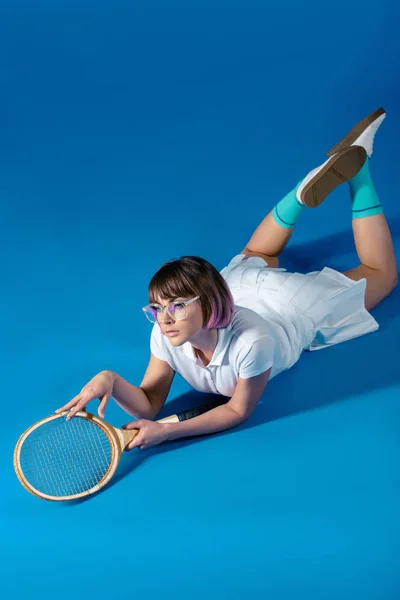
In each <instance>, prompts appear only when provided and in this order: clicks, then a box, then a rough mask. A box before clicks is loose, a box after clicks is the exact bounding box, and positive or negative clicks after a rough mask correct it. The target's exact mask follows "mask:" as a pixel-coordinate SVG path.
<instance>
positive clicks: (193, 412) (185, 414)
mask: <svg viewBox="0 0 400 600" xmlns="http://www.w3.org/2000/svg"><path fill="white" fill-rule="evenodd" d="M227 402H228V400H227V399H224V400H217V401H215V402H210V403H209V404H202V405H201V406H195V407H194V408H189V409H188V410H183V411H182V412H179V413H177V415H176V416H177V417H178V419H179V421H186V420H187V419H193V418H194V417H198V416H199V415H202V414H203V413H206V412H208V411H209V410H212V409H213V408H216V407H217V406H222V405H223V404H226V403H227Z"/></svg>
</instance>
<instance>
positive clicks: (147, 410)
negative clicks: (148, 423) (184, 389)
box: [111, 354, 175, 419]
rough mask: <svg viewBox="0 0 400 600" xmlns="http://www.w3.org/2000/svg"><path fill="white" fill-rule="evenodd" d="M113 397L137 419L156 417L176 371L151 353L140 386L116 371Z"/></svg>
mask: <svg viewBox="0 0 400 600" xmlns="http://www.w3.org/2000/svg"><path fill="white" fill-rule="evenodd" d="M112 374H113V377H114V381H113V391H112V394H111V395H112V397H113V398H114V399H115V401H116V402H117V404H119V406H120V407H121V408H122V409H123V410H125V411H126V412H127V413H128V414H130V415H132V416H134V417H136V418H137V419H154V418H155V417H156V416H157V414H158V413H159V412H160V410H161V408H162V407H163V405H164V403H165V400H166V399H167V396H168V393H169V390H170V388H171V384H172V380H173V378H174V375H175V371H174V370H173V369H172V368H171V367H170V365H169V364H168V363H167V362H165V361H163V360H160V359H159V358H157V357H156V356H154V354H151V357H150V361H149V364H148V366H147V369H146V372H145V374H144V377H143V381H142V383H141V384H140V386H135V385H132V384H131V383H129V382H128V381H126V379H123V378H122V377H120V376H119V375H117V374H116V373H112Z"/></svg>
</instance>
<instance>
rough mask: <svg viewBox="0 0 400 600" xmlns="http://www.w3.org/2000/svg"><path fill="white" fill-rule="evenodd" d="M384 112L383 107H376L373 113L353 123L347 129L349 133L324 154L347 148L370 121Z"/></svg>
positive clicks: (329, 154) (330, 154) (331, 153)
mask: <svg viewBox="0 0 400 600" xmlns="http://www.w3.org/2000/svg"><path fill="white" fill-rule="evenodd" d="M385 112H386V111H385V110H384V109H383V108H378V110H375V111H374V112H373V113H371V114H370V115H368V117H365V118H364V119H361V121H359V122H358V123H357V124H356V125H354V127H353V128H352V129H351V130H350V131H349V133H348V134H347V135H346V136H345V137H344V138H343V139H342V140H340V142H338V143H337V144H336V146H333V148H331V150H329V152H327V153H326V155H327V156H333V155H334V154H336V153H337V152H340V151H341V150H344V149H345V148H348V147H349V146H351V145H352V144H354V142H355V141H356V139H357V138H358V137H360V135H361V134H362V133H364V131H365V130H366V129H367V127H369V126H370V125H371V123H373V122H374V121H376V119H377V118H378V117H380V116H381V115H384V114H385Z"/></svg>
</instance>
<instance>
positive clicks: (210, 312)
mask: <svg viewBox="0 0 400 600" xmlns="http://www.w3.org/2000/svg"><path fill="white" fill-rule="evenodd" d="M148 292H149V300H150V302H156V298H157V297H162V298H178V297H179V298H180V297H183V298H190V297H192V296H193V297H194V296H200V300H199V301H200V303H201V307H202V310H203V319H204V323H206V325H205V327H204V328H205V329H211V328H214V327H216V328H224V327H227V326H228V325H229V324H230V322H231V321H232V317H233V312H234V301H233V298H232V294H231V292H230V290H229V287H228V284H227V283H226V281H225V279H224V278H223V277H222V275H221V274H220V273H219V272H218V271H217V269H216V268H215V267H213V266H212V264H211V263H209V262H208V261H207V260H205V259H204V258H200V257H199V256H181V257H180V258H174V259H173V260H169V261H168V262H166V263H164V264H163V265H162V266H161V267H160V268H159V269H158V271H157V272H156V273H155V275H154V276H153V277H152V279H151V281H150V283H149V288H148Z"/></svg>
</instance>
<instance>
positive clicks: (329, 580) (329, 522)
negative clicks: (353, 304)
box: [0, 0, 400, 600]
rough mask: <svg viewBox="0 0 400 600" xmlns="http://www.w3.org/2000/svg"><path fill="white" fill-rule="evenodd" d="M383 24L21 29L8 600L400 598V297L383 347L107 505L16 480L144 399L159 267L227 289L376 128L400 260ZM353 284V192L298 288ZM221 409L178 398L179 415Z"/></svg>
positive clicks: (9, 240) (390, 50)
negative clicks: (74, 422) (345, 139)
mask: <svg viewBox="0 0 400 600" xmlns="http://www.w3.org/2000/svg"><path fill="white" fill-rule="evenodd" d="M364 5H365V3H363V4H362V3H361V2H360V1H359V0H357V1H356V2H354V3H353V5H352V6H350V7H349V6H348V3H347V2H346V3H345V2H344V0H339V5H336V8H335V12H331V11H329V15H322V14H321V13H320V8H319V4H317V3H316V2H315V0H312V1H309V2H308V3H307V6H304V5H301V6H300V5H299V6H298V7H294V6H292V4H291V3H289V2H287V1H285V2H283V3H282V4H281V5H280V6H279V7H277V6H276V5H275V6H274V7H273V9H271V8H270V7H269V8H268V9H267V8H266V6H265V7H264V5H262V4H261V3H257V2H254V1H250V2H247V3H246V10H244V4H243V5H242V6H241V5H240V3H230V4H229V5H228V4H227V3H224V2H216V3H210V2H206V3H204V4H203V5H202V6H201V7H200V5H199V6H197V7H196V6H195V5H193V6H192V7H191V8H190V9H189V8H188V7H187V4H183V3H182V4H180V3H176V2H173V3H172V4H170V3H169V4H168V9H167V5H165V4H164V3H160V2H155V5H152V8H150V5H148V4H147V3H140V2H138V3H135V5H134V6H132V3H128V2H123V1H122V0H118V1H116V2H115V3H113V5H111V4H108V3H107V2H105V1H101V2H97V3H96V5H95V4H94V3H92V2H89V1H88V0H84V1H83V2H81V3H80V4H78V3H75V2H73V1H71V2H70V4H69V5H66V4H63V3H59V4H57V3H54V4H51V3H42V4H40V3H39V5H38V6H36V8H35V9H33V8H32V5H31V4H28V3H27V2H22V1H21V2H18V3H14V4H12V5H11V4H10V5H9V6H8V4H7V3H5V4H4V6H3V7H2V11H3V14H2V18H1V20H0V52H1V54H2V56H3V57H4V56H6V57H7V62H6V63H3V64H2V66H0V75H1V78H2V92H1V94H0V125H1V131H2V133H1V137H0V203H1V213H2V214H1V221H0V228H1V236H0V244H1V256H2V261H1V266H0V269H1V284H2V294H1V296H0V307H1V310H0V331H1V339H2V344H1V346H2V359H1V364H2V369H1V372H2V377H1V382H2V396H3V405H2V415H1V416H2V423H3V431H2V435H1V452H0V467H1V474H2V493H1V495H0V506H1V516H0V530H1V545H0V548H1V549H0V553H1V560H0V589H1V591H2V597H4V598H7V599H12V600H25V598H27V597H30V598H36V597H37V598H39V597H40V598H41V599H42V600H44V599H45V600H47V599H50V598H54V597H55V595H56V596H57V598H58V600H64V599H68V600H70V599H71V598H74V599H76V600H80V599H81V598H82V599H83V598H85V599H86V598H88V597H92V596H96V597H97V598H98V599H99V600H103V599H106V598H114V597H117V595H120V594H122V595H129V596H133V597H138V598H146V600H153V599H154V600H155V599H158V598H168V599H169V598H171V599H172V598H173V599H174V600H176V599H178V598H189V597H190V598H193V599H197V598H209V599H212V600H214V598H215V599H217V598H218V599H220V598H229V599H240V600H241V599H244V598H256V599H258V598H260V599H261V598H263V599H264V598H269V599H270V600H292V599H296V600H299V599H300V598H304V599H307V600H314V599H315V600H320V599H321V600H337V599H339V598H340V599H341V600H343V599H347V598H349V599H350V598H352V599H353V598H355V597H357V598H362V599H363V600H387V599H390V600H395V599H397V598H399V594H400V591H399V590H400V577H399V572H400V560H399V534H400V519H399V516H400V515H399V502H398V499H399V492H400V476H399V472H400V471H399V460H400V442H399V434H398V432H399V425H400V408H399V391H400V370H399V368H398V357H399V350H400V342H399V339H400V310H399V307H400V302H399V300H400V290H399V289H397V290H396V291H395V292H393V294H392V295H391V296H390V297H389V298H388V299H387V300H385V301H384V302H383V303H382V304H381V305H380V306H379V307H378V308H377V309H376V310H375V311H373V314H374V316H375V318H376V319H377V320H378V322H379V324H380V330H379V331H378V332H376V333H374V334H371V335H369V336H365V337H363V338H359V339H357V340H353V341H351V342H348V343H346V344H342V345H339V346H337V347H334V348H331V349H328V350H324V351H321V352H315V353H305V354H304V355H303V356H302V358H301V360H300V362H299V363H298V364H297V365H295V366H294V367H293V368H292V369H291V370H290V371H288V372H286V373H283V374H281V375H279V376H278V377H277V378H275V379H274V380H272V381H271V382H270V383H269V384H268V386H267V389H266V391H265V394H264V396H263V398H262V400H261V402H260V404H259V405H258V407H257V409H256V411H255V412H254V414H253V415H252V417H251V418H250V419H249V420H248V421H247V422H246V423H245V424H244V425H243V426H241V427H239V428H237V429H234V430H232V431H229V432H224V433H221V434H217V435H213V436H208V437H203V438H196V439H191V440H186V441H177V442H174V443H169V444H164V445H162V446H159V447H156V448H154V449H151V450H148V451H145V452H142V451H140V450H136V451H134V452H131V453H129V454H126V455H124V456H123V458H122V461H121V464H120V467H119V469H118V472H117V475H116V477H115V479H114V480H113V482H112V483H111V484H110V485H109V487H108V488H106V489H105V490H104V491H103V492H101V493H99V494H98V495H96V496H94V497H92V498H91V499H90V500H89V501H86V502H82V503H75V504H58V503H47V502H44V501H41V500H38V499H36V498H34V497H33V496H30V495H29V494H28V493H26V492H25V490H24V489H23V488H22V487H21V486H20V485H19V483H18V481H17V479H16V477H15V475H14V471H13V468H12V452H13V448H14V445H15V442H16V440H17V439H18V436H19V435H20V433H21V432H22V431H23V430H24V429H25V428H26V427H27V426H28V425H29V424H31V423H32V422H33V421H36V420H38V419H40V418H42V417H44V416H46V415H47V414H51V413H52V412H53V411H54V410H55V409H56V408H57V407H58V406H60V405H61V404H63V403H65V402H66V401H68V400H69V399H70V398H72V397H73V396H74V395H75V394H76V393H78V392H79V390H80V389H81V387H82V386H83V385H84V384H85V383H86V382H87V381H88V380H89V379H90V378H91V377H92V376H93V375H94V374H96V373H97V372H98V371H100V370H102V369H105V368H107V369H112V370H114V371H116V372H118V373H119V374H120V375H122V376H123V377H125V378H126V379H127V380H128V381H130V382H132V383H134V384H136V385H138V384H139V383H140V381H141V378H142V375H143V373H144V370H145V368H146V365H147V361H148V358H149V335H150V331H151V325H150V324H149V323H148V322H146V320H145V319H144V317H143V314H142V312H141V307H142V306H143V305H144V304H145V303H146V301H147V293H146V292H147V284H148V282H149V280H150V278H151V276H152V274H153V273H154V272H155V270H156V269H157V268H158V267H159V266H160V265H161V264H162V263H163V262H164V261H165V260H168V259H169V258H172V257H176V256H179V255H182V254H195V255H199V256H203V257H204V258H206V259H208V260H210V261H211V262H212V263H213V264H214V265H215V266H216V267H217V268H219V269H222V267H223V266H225V265H226V264H227V262H228V261H229V259H230V258H231V256H233V255H234V254H236V253H237V252H239V251H240V250H241V249H242V248H243V246H244V245H245V244H246V242H247V241H248V239H249V237H250V235H251V233H252V231H253V229H254V228H255V227H256V226H257V224H258V223H259V221H260V220H261V219H262V218H263V217H264V216H265V214H266V213H267V212H268V211H269V210H270V209H271V208H272V207H273V205H274V204H275V203H276V202H277V201H278V200H279V199H280V198H281V197H282V196H283V195H284V194H286V192H287V191H288V190H289V189H291V187H293V186H294V185H295V184H296V183H297V182H298V181H299V180H300V179H301V177H302V176H304V175H305V174H306V173H307V171H308V170H310V169H311V168H313V167H315V166H317V165H318V164H320V163H321V162H323V161H324V155H325V152H326V151H327V150H328V149H329V148H330V147H331V146H332V145H333V144H334V143H336V141H337V140H338V138H339V137H341V136H342V135H343V134H345V133H346V131H347V130H348V128H349V127H350V126H351V125H352V124H353V123H354V122H356V121H358V120H359V119H360V118H362V117H363V116H365V115H366V114H368V113H369V112H371V111H372V110H374V109H375V108H378V107H379V106H381V105H382V106H384V107H385V108H386V109H387V112H388V117H387V119H386V121H385V122H384V123H383V125H382V127H381V130H380V131H379V133H378V135H377V138H376V142H375V150H374V154H373V157H372V160H371V173H372V176H373V178H374V181H375V184H376V188H377V191H378V194H379V196H380V198H381V201H382V205H383V207H384V211H385V214H386V216H387V218H388V221H389V224H390V227H391V230H392V233H393V238H394V243H395V249H396V253H397V256H398V257H399V258H400V210H399V199H400V184H399V181H400V179H399V169H398V164H399V150H398V147H399V146H398V136H399V131H400V129H399V125H400V109H399V83H398V66H399V56H400V52H399V43H398V42H397V39H398V36H397V34H396V30H395V22H396V17H397V15H396V11H397V10H398V9H397V8H395V7H394V5H393V4H392V3H391V2H389V1H388V0H384V1H383V2H381V3H380V4H379V6H378V7H374V11H370V10H368V11H365V10H364V8H365V6H364ZM344 12H345V13H346V15H347V19H348V23H346V26H344V24H343V13H344ZM360 13H361V14H360ZM328 17H329V18H328ZM283 24H284V25H283ZM356 25H357V29H360V30H361V31H362V32H363V34H364V35H363V36H359V38H358V45H357V46H356V47H354V48H353V45H352V44H353V35H354V31H355V26H356ZM283 27H284V35H283V36H282V28H283ZM309 31H312V32H313V36H314V37H312V36H309V35H308V34H307V32H309ZM282 40H283V41H284V44H283V41H282ZM349 47H351V48H353V49H352V52H351V53H348V52H347V51H346V49H348V48H349ZM377 48H379V49H380V50H379V52H380V55H379V56H377V54H376V52H377V50H376V49H377ZM378 59H379V61H380V62H379V64H380V65H381V67H380V68H377V67H374V69H371V68H370V67H371V64H372V63H373V61H377V60H378ZM328 66H329V68H328ZM396 73H397V75H396ZM396 78H397V79H396ZM371 243H372V242H371ZM355 264H356V254H355V251H354V244H353V239H352V234H351V209H350V200H349V193H348V188H347V186H346V185H343V186H341V187H340V188H338V189H337V190H336V191H335V192H334V193H333V194H332V195H331V197H330V198H329V199H328V200H327V201H326V202H325V203H324V204H323V205H322V206H321V207H320V208H319V209H317V210H315V211H304V213H303V215H302V217H301V219H300V222H299V224H298V227H297V229H296V232H295V234H294V236H293V238H292V240H291V242H290V244H289V246H288V247H287V249H286V250H285V252H284V254H283V256H282V266H285V267H287V268H288V269H290V270H293V269H295V270H298V271H302V272H306V271H310V270H315V269H318V268H321V267H322V266H324V265H328V266H331V267H333V268H337V269H339V270H341V269H347V268H350V267H352V266H354V265H355ZM204 400H205V398H204V396H202V395H201V394H198V393H196V392H193V391H191V390H190V388H189V387H188V385H187V384H186V383H185V382H184V381H183V380H182V379H180V378H179V377H177V378H176V380H175V382H174V384H173V388H172V391H171V394H170V397H169V399H168V404H167V406H166V408H165V414H169V413H173V412H175V411H176V410H179V409H183V408H186V407H188V406H192V405H195V404H198V403H199V402H203V401H204ZM96 408H97V404H96V402H93V404H91V405H89V410H92V411H93V412H95V411H96ZM106 416H107V420H108V421H110V422H111V423H112V424H114V425H118V426H119V425H122V424H123V423H125V422H127V421H129V420H131V419H130V418H129V416H127V415H124V413H123V412H122V410H121V409H119V408H118V407H117V406H116V405H115V404H113V403H110V405H109V407H108V409H107V413H106Z"/></svg>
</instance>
